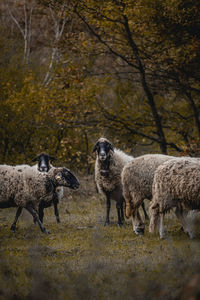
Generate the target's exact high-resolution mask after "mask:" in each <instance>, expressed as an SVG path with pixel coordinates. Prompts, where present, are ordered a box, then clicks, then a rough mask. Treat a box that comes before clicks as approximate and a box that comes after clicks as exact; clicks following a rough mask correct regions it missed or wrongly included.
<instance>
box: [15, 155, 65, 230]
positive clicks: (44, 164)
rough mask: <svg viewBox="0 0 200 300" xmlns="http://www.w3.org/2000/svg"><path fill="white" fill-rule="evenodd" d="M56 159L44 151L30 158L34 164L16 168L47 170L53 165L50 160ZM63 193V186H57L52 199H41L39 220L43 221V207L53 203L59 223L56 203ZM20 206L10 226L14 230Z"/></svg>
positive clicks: (19, 213)
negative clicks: (47, 200) (46, 200)
mask: <svg viewBox="0 0 200 300" xmlns="http://www.w3.org/2000/svg"><path fill="white" fill-rule="evenodd" d="M54 160H56V158H55V157H53V156H50V155H48V154H46V153H44V152H42V153H40V154H39V155H37V156H36V157H35V158H33V159H32V162H37V164H35V165H34V166H31V167H30V166H29V165H18V166H16V168H18V169H20V170H21V169H26V168H32V169H33V170H38V171H39V172H48V171H49V170H50V169H51V168H52V167H53V166H52V165H51V163H50V161H54ZM62 195H63V187H58V188H57V189H56V192H55V194H54V195H53V198H52V201H49V202H46V203H44V202H43V201H41V202H40V204H39V218H40V221H41V222H43V217H44V208H46V207H49V206H51V205H52V204H53V206H54V214H55V216H56V220H57V223H60V217H59V211H58V203H59V200H60V199H61V198H62ZM21 212H22V208H21V207H18V209H17V212H16V215H15V219H14V222H13V224H12V226H11V228H10V229H11V230H12V231H13V232H15V230H16V223H17V221H18V218H19V216H20V215H21Z"/></svg>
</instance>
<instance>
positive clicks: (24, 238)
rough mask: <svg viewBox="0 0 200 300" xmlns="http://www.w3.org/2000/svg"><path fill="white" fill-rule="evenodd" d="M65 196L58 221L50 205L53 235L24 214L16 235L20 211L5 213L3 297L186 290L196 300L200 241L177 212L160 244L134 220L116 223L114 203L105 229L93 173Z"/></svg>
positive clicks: (0, 214)
mask: <svg viewBox="0 0 200 300" xmlns="http://www.w3.org/2000/svg"><path fill="white" fill-rule="evenodd" d="M66 197H67V200H66V202H64V201H63V202H62V203H60V205H59V210H60V217H61V224H57V223H56V220H55V216H54V214H53V208H48V209H46V210H45V219H44V224H45V226H46V227H47V229H49V230H50V231H51V234H50V235H44V234H42V233H41V232H40V230H39V227H38V226H37V225H34V224H33V222H32V218H31V217H30V216H29V215H28V214H27V213H26V212H25V211H24V212H23V216H22V217H21V218H20V220H19V224H18V228H17V233H15V234H13V233H12V232H11V231H10V229H9V227H10V225H11V223H12V220H13V218H14V214H15V211H16V210H15V209H4V210H3V209H2V210H0V299H6V300H7V299H13V300H18V299H33V300H35V299H41V300H45V299H48V300H50V299H57V300H59V299H82V298H84V300H85V299H91V300H92V299H106V300H107V299H189V296H188V293H189V294H194V295H196V298H193V299H198V296H197V295H199V294H198V293H200V278H199V275H198V274H200V247H199V239H196V240H189V238H188V237H187V236H186V235H185V234H184V233H183V232H181V231H179V228H180V226H179V224H178V223H177V220H176V219H175V217H174V216H173V214H169V215H168V216H167V217H166V222H165V223H167V233H168V234H167V238H166V239H165V240H162V241H161V240H159V238H158V236H157V235H154V236H151V235H150V234H149V233H148V231H146V232H145V235H144V236H142V237H136V236H135V235H134V234H133V232H132V226H131V223H130V221H129V220H128V221H126V224H125V225H124V227H123V228H118V227H117V225H116V221H117V215H116V211H115V205H114V203H112V204H113V205H112V210H111V221H112V222H111V225H110V226H109V227H104V226H103V224H104V218H105V201H104V200H103V199H102V198H101V197H100V196H99V195H97V194H96V193H95V189H94V186H93V184H92V178H91V177H88V178H83V179H82V180H81V188H80V189H79V190H78V191H75V192H70V193H68V194H67V195H66ZM66 208H67V209H68V210H69V211H70V215H69V214H67V213H66ZM190 279H191V280H192V281H191V282H189V281H190Z"/></svg>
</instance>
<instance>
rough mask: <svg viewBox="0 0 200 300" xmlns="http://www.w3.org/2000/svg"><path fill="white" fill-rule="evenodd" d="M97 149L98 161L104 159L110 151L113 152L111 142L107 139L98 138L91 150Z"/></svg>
mask: <svg viewBox="0 0 200 300" xmlns="http://www.w3.org/2000/svg"><path fill="white" fill-rule="evenodd" d="M95 151H97V154H98V157H99V160H100V161H105V160H107V158H108V157H109V155H110V151H112V152H114V148H113V146H112V144H111V143H110V142H109V141H107V140H103V141H101V140H99V141H98V142H97V143H96V145H95V146H94V148H93V152H95Z"/></svg>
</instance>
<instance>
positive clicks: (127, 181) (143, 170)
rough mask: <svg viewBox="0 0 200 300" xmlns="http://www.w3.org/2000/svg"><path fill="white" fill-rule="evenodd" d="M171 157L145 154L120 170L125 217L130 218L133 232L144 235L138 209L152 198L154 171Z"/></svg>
mask: <svg viewBox="0 0 200 300" xmlns="http://www.w3.org/2000/svg"><path fill="white" fill-rule="evenodd" d="M173 158H174V157H173V156H168V155H163V154H146V155H143V156H139V157H137V158H134V160H132V161H131V162H129V163H128V164H126V165H125V166H124V168H123V170H122V174H121V179H122V188H123V196H124V198H125V201H126V217H127V218H129V217H130V216H131V217H132V224H133V231H134V232H135V233H136V234H143V233H144V227H145V225H144V223H143V221H142V219H141V217H140V214H139V211H138V209H139V207H140V205H142V204H143V203H144V199H149V200H151V198H152V183H153V177H154V173H155V171H156V169H157V168H158V166H159V165H161V164H163V163H164V162H165V161H168V160H170V159H173Z"/></svg>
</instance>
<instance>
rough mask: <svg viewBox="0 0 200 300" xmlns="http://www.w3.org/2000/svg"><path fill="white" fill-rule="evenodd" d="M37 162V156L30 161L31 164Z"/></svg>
mask: <svg viewBox="0 0 200 300" xmlns="http://www.w3.org/2000/svg"><path fill="white" fill-rule="evenodd" d="M38 160H39V157H38V156H36V157H35V158H33V159H32V160H31V161H32V162H35V161H38Z"/></svg>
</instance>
